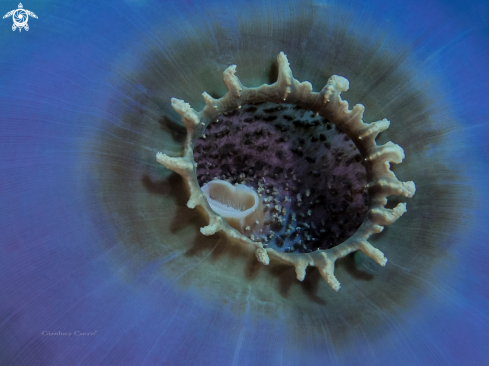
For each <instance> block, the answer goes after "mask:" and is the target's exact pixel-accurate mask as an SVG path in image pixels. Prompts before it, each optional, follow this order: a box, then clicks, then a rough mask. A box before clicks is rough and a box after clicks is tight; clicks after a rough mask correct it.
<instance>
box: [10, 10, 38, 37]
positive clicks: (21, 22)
mask: <svg viewBox="0 0 489 366" xmlns="http://www.w3.org/2000/svg"><path fill="white" fill-rule="evenodd" d="M11 15H12V19H13V21H14V24H13V25H12V30H13V31H15V30H16V29H17V28H19V32H21V31H22V28H24V29H25V30H26V31H28V30H29V25H28V24H27V21H28V20H29V15H30V16H31V17H33V18H36V19H37V15H36V14H34V13H33V12H32V11H29V10H25V9H24V6H23V5H22V3H19V8H18V9H15V10H12V11H9V12H8V13H7V14H5V15H4V16H3V19H5V18H7V17H9V16H11Z"/></svg>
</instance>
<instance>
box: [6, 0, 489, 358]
mask: <svg viewBox="0 0 489 366" xmlns="http://www.w3.org/2000/svg"><path fill="white" fill-rule="evenodd" d="M24 5H25V7H26V8H28V9H29V10H30V11H33V12H34V13H35V14H36V15H37V16H38V19H35V21H32V22H31V19H29V27H30V28H29V31H28V32H24V31H23V32H20V33H19V32H18V31H17V32H12V30H11V25H12V20H11V19H3V20H2V22H3V23H0V24H3V27H5V28H4V30H3V31H2V32H1V36H0V46H1V49H2V54H1V55H0V69H1V71H2V72H1V74H0V86H1V87H0V113H1V123H2V130H1V132H0V151H1V152H2V158H3V159H2V163H1V170H0V171H1V173H0V196H1V199H0V202H1V213H2V220H1V224H0V239H1V240H0V243H1V249H0V250H1V252H0V268H1V271H2V276H1V278H2V280H1V281H2V286H0V288H1V299H2V305H1V310H2V317H1V324H2V325H1V329H2V339H1V341H0V364H1V365H16V366H18V365H21V366H23V365H29V366H30V365H57V364H69V365H78V364H79V365H81V364H90V365H155V364H157V365H186V366H188V365H210V364H212V365H215V364H217V365H240V366H241V365H317V364H328V365H329V364H331V365H417V364H421V365H432V364H443V365H457V366H458V365H483V364H485V363H486V362H487V361H486V360H487V352H486V351H485V349H486V344H487V340H488V338H487V334H486V333H487V329H488V328H489V320H488V317H487V309H488V308H489V292H488V290H487V286H486V283H487V282H488V281H489V271H488V269H487V261H488V252H489V249H488V246H487V234H488V233H487V225H486V223H485V222H486V221H487V218H488V211H487V207H488V203H489V202H488V199H487V194H486V193H485V192H486V190H487V189H486V187H485V185H486V182H487V175H488V173H487V172H488V169H487V164H488V162H487V149H486V145H487V143H486V140H487V130H488V128H487V123H486V121H487V117H488V116H489V107H488V103H487V100H486V99H487V98H486V95H487V93H488V92H489V83H488V82H487V77H488V74H489V72H488V66H487V65H489V56H488V55H489V52H488V45H489V38H488V36H487V29H488V23H487V19H489V17H488V13H489V12H488V7H487V4H486V2H483V1H475V2H471V3H467V2H462V1H455V2H443V1H436V0H423V1H418V0H414V1H409V2H406V1H398V2H395V1H394V2H392V1H377V0H373V1H368V2H365V1H358V0H355V1H353V0H352V1H341V2H338V1H276V0H274V1H267V0H262V1H259V2H258V1H254V0H251V1H245V0H236V1H221V0H219V1H218V0H216V1H196V2H194V1H164V2H156V1H152V0H146V1H127V2H113V1H111V0H108V1H106V2H104V3H92V2H88V3H86V2H85V3H83V5H79V4H77V5H75V3H72V2H65V3H63V4H62V5H61V4H60V3H59V2H50V1H45V2H39V3H36V4H34V3H32V4H30V5H27V4H24ZM14 7H15V5H13V6H12V7H10V6H9V7H8V8H6V9H4V11H5V12H7V11H10V10H11V9H12V8H14ZM281 51H283V52H284V54H286V55H287V57H288V62H290V65H291V68H292V70H293V72H294V78H296V79H297V80H301V81H306V80H307V81H308V82H310V83H311V86H312V90H316V91H318V92H319V91H320V90H321V89H322V88H323V87H324V85H325V84H327V81H328V80H329V78H330V77H331V76H332V75H341V76H342V77H344V78H345V79H347V80H349V82H350V86H351V87H350V89H349V90H348V91H343V92H342V95H341V97H342V98H343V99H344V100H348V102H349V103H350V106H355V105H357V104H363V105H364V106H365V114H364V117H363V119H364V121H366V122H372V121H382V120H383V119H384V118H387V119H388V120H389V121H390V126H389V128H388V129H387V130H385V131H383V132H381V133H380V134H379V136H378V137H377V139H376V143H377V144H378V145H385V144H387V143H388V142H389V141H392V142H393V143H395V144H398V145H399V146H401V147H402V148H403V149H404V151H405V159H404V160H403V162H402V164H392V166H391V167H390V168H391V170H392V172H393V173H394V174H395V175H396V177H397V178H398V179H399V181H401V182H405V181H414V182H415V183H416V190H417V191H416V194H415V195H414V196H413V197H412V198H407V197H403V196H397V195H396V196H388V197H387V198H388V202H387V204H386V208H387V209H394V208H395V207H399V205H401V207H402V205H404V204H407V210H408V211H407V212H406V213H405V214H404V215H403V217H402V218H400V219H399V220H398V221H397V222H395V223H394V224H392V225H389V226H386V227H385V229H384V230H383V231H382V232H381V233H378V234H375V235H372V237H371V238H370V239H369V242H370V243H371V244H372V246H373V247H375V248H377V249H378V250H379V251H381V252H382V253H385V254H386V257H387V258H388V259H389V261H388V263H387V265H386V266H385V267H380V266H378V265H377V264H376V263H375V262H374V261H373V260H372V259H371V258H369V257H367V256H366V255H365V254H364V253H362V252H361V251H357V252H352V253H350V254H348V255H346V256H345V257H344V258H341V259H338V260H337V261H336V263H335V272H334V274H335V276H336V278H338V280H339V281H341V286H342V290H341V291H339V292H334V291H332V290H331V288H330V286H329V285H328V284H327V283H326V282H325V281H324V280H323V278H322V276H321V273H320V271H319V270H318V269H317V268H315V267H311V266H308V267H307V268H306V269H305V277H304V280H303V281H298V280H297V273H296V271H295V268H294V267H293V266H291V265H289V264H286V263H283V262H280V261H278V260H274V258H273V257H270V262H269V264H268V265H267V266H264V265H262V264H261V263H259V262H258V261H257V258H256V255H255V253H254V252H249V251H246V250H244V249H245V248H244V247H243V246H242V245H232V244H233V242H232V240H230V239H229V236H227V235H224V234H223V233H221V232H216V233H215V234H213V235H209V236H206V235H203V234H202V233H201V231H200V229H201V228H202V227H205V226H207V225H208V218H207V216H206V212H205V211H203V210H202V209H201V207H200V206H198V207H196V208H195V209H190V208H189V207H187V202H188V200H189V198H190V197H191V196H190V194H189V190H188V187H187V183H186V181H185V180H184V179H182V178H181V176H180V175H178V174H176V173H174V172H172V171H170V170H168V169H165V168H163V167H162V166H161V164H159V163H158V162H157V161H156V160H155V156H156V154H157V153H158V152H161V153H162V154H166V155H167V156H169V157H182V156H183V155H184V152H185V141H186V139H187V129H186V127H185V125H183V124H182V122H181V118H180V116H179V115H178V113H177V112H176V111H175V110H173V108H172V105H171V100H172V98H178V99H181V100H185V102H186V103H189V104H190V105H191V106H192V107H193V108H194V109H195V110H197V111H198V110H202V109H203V108H205V106H206V103H205V101H204V100H203V99H202V98H201V93H202V92H203V91H206V92H207V93H208V95H209V97H210V98H212V99H214V100H219V99H220V98H222V97H223V96H224V95H225V94H226V91H227V90H226V88H225V86H224V85H223V84H222V81H221V79H222V72H223V70H226V68H228V67H229V66H230V65H237V74H238V75H239V79H240V81H241V82H242V84H243V85H246V86H247V87H249V88H254V87H259V86H260V85H263V84H269V85H272V84H273V83H275V82H276V81H277V80H278V78H279V64H278V62H277V54H279V53H280V52H281ZM285 104H287V103H285ZM250 106H251V104H250V105H249V106H242V108H241V109H240V110H239V112H237V113H236V115H228V116H223V121H222V122H219V123H217V124H216V123H212V124H211V125H210V126H213V127H211V128H210V130H207V131H208V132H207V133H208V134H209V136H211V135H213V134H214V133H215V134H216V135H217V133H219V132H220V131H221V129H223V128H226V127H228V126H226V123H227V122H231V123H232V125H233V126H234V125H236V124H234V122H236V120H237V119H238V118H241V117H240V113H243V114H245V113H257V112H259V111H258V109H260V110H262V109H267V108H268V106H265V105H261V106H256V107H257V108H258V109H257V111H256V112H252V111H247V110H245V109H246V108H249V107H250ZM284 106H285V107H287V108H289V109H290V107H288V106H286V105H284ZM270 107H271V106H270ZM352 110H353V109H352ZM232 113H234V112H232ZM274 113H276V114H277V115H278V114H279V113H282V114H281V116H282V115H285V114H286V113H285V110H282V111H277V112H270V113H268V114H267V112H263V113H261V112H260V114H262V115H263V117H265V118H267V116H269V115H271V114H274ZM296 113H298V114H299V113H304V114H307V113H309V112H307V110H306V109H304V111H300V110H297V111H296ZM255 116H256V115H255ZM245 118H247V117H245ZM320 118H322V117H312V116H308V119H307V120H308V121H316V120H318V121H319V123H323V125H321V126H326V131H328V130H327V126H328V124H327V123H328V122H325V121H322V120H321V119H320ZM277 119H278V118H277ZM261 121H262V122H266V123H268V125H267V127H271V128H273V129H274V131H275V132H274V133H277V134H279V133H280V134H281V133H289V137H291V138H294V139H296V138H298V137H297V136H296V135H295V134H292V133H291V132H289V131H282V127H277V126H276V121H269V122H267V121H263V120H261ZM301 121H302V119H301ZM291 122H292V121H291ZM329 122H331V123H332V122H334V121H329ZM324 123H325V124H324ZM292 126H294V128H297V129H303V128H305V126H295V125H294V124H293V123H292ZM330 126H331V130H329V132H331V135H326V136H325V141H321V139H320V136H319V135H318V136H317V138H318V140H317V141H315V142H314V143H318V144H319V143H321V144H322V145H321V149H322V150H321V151H323V152H324V153H325V154H329V155H327V156H328V159H329V160H330V161H336V158H341V160H342V161H341V163H338V162H336V163H338V164H340V166H344V165H343V164H346V162H345V161H343V157H344V156H345V155H346V156H348V159H345V160H346V161H350V166H349V168H348V169H344V173H345V176H344V178H345V179H347V180H348V182H346V183H348V184H350V185H351V186H352V188H354V187H356V184H358V187H359V188H358V192H357V194H356V195H351V198H352V202H351V203H350V202H348V200H346V199H345V200H346V201H347V202H348V203H349V208H345V209H343V208H342V206H339V205H340V204H341V201H339V202H334V203H335V205H336V208H335V210H336V211H329V213H328V214H329V215H330V216H329V218H330V219H331V222H333V223H334V226H333V225H332V227H333V229H332V230H331V233H328V237H329V238H331V239H329V242H328V240H326V241H325V242H326V246H325V247H324V248H323V249H322V250H326V249H327V247H329V246H331V247H333V249H334V246H335V245H336V244H340V243H341V242H343V241H344V240H347V236H348V235H350V233H351V232H352V231H353V232H355V230H357V229H356V226H355V225H359V224H361V222H362V220H363V219H364V218H365V214H366V213H367V210H368V207H370V204H371V202H370V201H369V199H371V194H370V193H371V192H370V191H368V192H367V193H368V194H367V195H364V193H365V192H361V191H360V187H361V186H362V184H366V183H367V179H368V177H367V175H366V174H365V175H361V174H359V175H358V177H357V176H356V173H362V171H361V168H364V165H362V164H361V161H362V159H360V161H357V160H356V159H355V156H356V152H355V150H353V148H352V150H348V152H345V154H344V155H343V156H338V155H337V154H336V155H335V154H333V152H334V151H333V148H334V147H333V142H334V141H337V142H340V140H342V139H343V138H344V137H345V133H344V131H339V130H337V129H336V127H335V125H334V123H332V124H331V125H330ZM318 127H319V125H318V126H314V127H311V129H312V128H318ZM208 128H209V126H207V129H208ZM247 128H248V127H247ZM263 128H265V127H263ZM290 131H292V127H291V130H290ZM311 131H312V130H311ZM245 132H247V131H245ZM265 132H266V131H265ZM318 132H319V131H318ZM277 136H278V135H277ZM268 137H271V136H268V133H267V136H266V137H265V136H263V135H262V136H261V137H260V139H261V140H260V141H265V138H268ZM213 138H214V137H211V139H213ZM242 138H246V137H245V136H244V134H243V137H242ZM250 138H251V136H250ZM209 141H210V140H209ZM251 141H254V140H251ZM267 141H270V143H269V145H270V148H274V149H275V148H276V147H277V146H278V145H279V144H283V143H284V142H277V141H275V139H273V140H267ZM325 142H330V143H331V147H332V149H330V150H328V151H326V149H327V147H326V146H325V145H324V143H325ZM350 142H351V141H344V140H343V145H344V146H343V147H345V148H348V146H349V143H350ZM311 143H312V141H311ZM199 144H202V145H201V146H202V149H203V150H202V152H200V153H199V152H198V151H197V149H195V152H194V154H195V155H194V157H195V160H196V162H197V163H199V161H201V162H202V163H206V162H209V163H211V164H214V163H215V162H217V160H218V158H215V159H214V158H212V157H209V158H208V159H209V160H205V159H204V158H203V156H204V155H203V153H205V151H204V147H206V145H205V143H200V142H199ZM262 145H265V144H262V143H261V142H260V146H262ZM196 146H197V143H196ZM245 146H250V145H245ZM305 146H306V144H304V145H301V143H300V142H299V143H298V145H297V149H296V151H295V152H294V151H286V153H287V154H289V152H290V153H291V154H293V155H294V157H296V158H297V159H299V158H300V159H305V158H306V157H307V156H309V155H308V154H307V153H304V154H303V156H300V150H299V149H298V148H299V147H302V149H303V150H304V147H305ZM307 146H309V145H307ZM318 146H319V145H318ZM318 148H319V147H318ZM355 149H356V148H355ZM264 151H266V150H264ZM270 151H271V150H270ZM284 153H285V152H284ZM350 153H351V155H349V154H350ZM217 154H220V153H217ZM236 156H238V155H236ZM286 156H289V155H286ZM360 156H361V158H364V157H366V155H365V154H364V153H363V152H360ZM234 157H235V156H234V155H233V158H234ZM275 158H276V159H279V158H277V157H275ZM275 158H274V159H275ZM311 158H313V156H311ZM199 159H200V160H199ZM211 159H213V160H212V161H211ZM302 161H304V160H302ZM306 163H307V164H315V163H313V162H309V161H307V160H306ZM333 165H334V164H331V165H330V166H331V167H333ZM335 166H336V165H335ZM230 167H231V166H230ZM225 168H226V167H225ZM357 168H358V169H359V170H358V171H357V170H355V169H357ZM201 169H204V170H201ZM213 169H215V171H212V174H214V173H216V174H217V168H213ZM223 170H225V169H223ZM309 171H311V174H309ZM314 171H317V172H319V173H320V171H319V170H317V169H312V168H309V167H308V168H307V170H305V178H307V179H313V178H314V177H315V174H316V173H314ZM196 172H197V174H196V178H197V181H198V182H199V185H200V186H203V185H204V184H205V183H207V182H208V181H212V178H213V176H212V177H211V178H210V179H207V176H206V175H205V174H203V173H204V172H205V166H204V164H199V165H198V166H197V168H196ZM200 172H202V174H200ZM231 173H232V172H231ZM245 173H246V172H245ZM246 174H247V175H246V176H244V177H243V179H245V178H247V177H248V178H249V173H246ZM270 174H271V176H272V177H273V175H274V174H277V175H278V177H279V178H280V179H283V176H282V175H280V174H283V173H281V172H277V173H273V172H270ZM218 175H221V174H220V173H219V174H218ZM233 177H235V176H232V177H228V174H227V173H226V176H225V179H227V180H229V179H231V178H233ZM221 178H223V177H221ZM221 178H220V179H221ZM236 178H238V180H239V174H238V177H236ZM302 178H303V177H301V176H296V179H297V180H299V179H302ZM265 179H266V178H265ZM325 179H326V178H325ZM292 181H293V178H292ZM244 182H245V183H244V184H246V180H244ZM324 182H325V183H324V184H326V185H327V184H328V182H329V184H330V185H331V187H332V188H333V189H335V190H336V191H338V192H340V189H341V192H342V193H344V190H346V189H347V187H346V186H342V184H343V183H342V181H341V180H340V181H339V182H337V181H336V180H334V181H326V180H325V181H324ZM229 183H231V182H229ZM234 183H238V184H241V181H236V182H235V181H233V182H232V183H231V184H233V185H234ZM321 184H323V183H321ZM249 186H252V185H251V184H249ZM290 186H291V188H292V185H291V184H290ZM258 188H259V187H258V186H257V188H256V191H257V190H258ZM279 188H280V187H279ZM307 188H309V189H311V190H312V188H316V187H312V188H311V187H307ZM264 189H265V193H266V189H269V188H267V187H264ZM355 190H356V188H355ZM271 192H272V193H273V190H272V191H271ZM328 192H329V191H328ZM297 193H300V192H297ZM316 193H317V192H311V195H312V194H316ZM257 194H259V193H258V192H257ZM304 194H305V193H304ZM262 197H264V195H262ZM267 197H268V195H267ZM296 197H297V196H296ZM326 198H328V199H329V196H328V197H326ZM302 199H303V196H302ZM331 199H338V200H339V198H338V195H336V196H334V195H333V196H331ZM343 199H344V198H342V200H343ZM365 199H367V203H368V205H365V202H366V201H365ZM353 203H355V205H353ZM279 204H281V203H279ZM351 206H355V207H354V208H351ZM322 207H325V206H324V205H322V204H321V205H320V204H319V203H318V206H317V207H316V208H315V209H317V210H321V209H322ZM348 210H351V211H348ZM296 212H297V215H298V214H299V211H296ZM344 212H348V213H347V215H343V213H344ZM357 212H358V214H359V216H360V217H361V220H360V221H356V220H357V219H358V217H357V215H356V213H357ZM305 215H306V217H307V211H306V212H305ZM312 215H314V211H313V212H312ZM344 217H346V218H350V219H351V220H353V221H352V222H344V223H341V222H340V221H341V220H342V219H343V218H344ZM334 220H337V221H334ZM255 221H256V220H255ZM305 223H307V220H306V221H305ZM340 224H341V225H343V229H342V230H341V231H340V230H339V226H340ZM250 229H251V227H250ZM285 229H287V228H285ZM337 229H338V230H337ZM245 232H246V226H245ZM325 234H326V233H325ZM330 234H331V235H330ZM334 234H337V235H338V237H336V236H335V235H334ZM250 235H251V234H250ZM255 235H256V234H255ZM272 239H273V238H272ZM312 243H314V241H312V242H311V245H312ZM279 244H280V243H279ZM273 245H276V244H275V243H274V242H273V240H271V241H269V247H270V248H271V247H272V246H273ZM276 246H277V249H276V251H277V252H278V251H279V250H281V251H282V253H285V249H286V248H287V247H288V244H287V242H286V241H285V242H284V246H283V247H282V248H279V245H276ZM308 249H310V250H312V251H314V250H315V249H316V248H315V247H314V246H311V247H307V246H306V248H302V249H301V248H300V247H299V248H295V247H294V246H292V249H290V250H293V253H287V254H297V255H299V253H301V254H300V255H302V254H304V255H307V254H310V253H307V250H308ZM262 259H264V258H262Z"/></svg>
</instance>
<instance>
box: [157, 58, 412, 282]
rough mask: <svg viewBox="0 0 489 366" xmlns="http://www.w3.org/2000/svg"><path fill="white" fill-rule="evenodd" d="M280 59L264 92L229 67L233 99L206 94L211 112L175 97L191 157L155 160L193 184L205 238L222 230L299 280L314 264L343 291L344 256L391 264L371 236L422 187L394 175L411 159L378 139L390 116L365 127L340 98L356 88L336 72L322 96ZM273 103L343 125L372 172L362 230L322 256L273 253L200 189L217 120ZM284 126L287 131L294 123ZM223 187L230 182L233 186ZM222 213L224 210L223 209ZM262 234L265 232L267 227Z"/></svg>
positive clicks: (359, 111)
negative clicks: (392, 201)
mask: <svg viewBox="0 0 489 366" xmlns="http://www.w3.org/2000/svg"><path fill="white" fill-rule="evenodd" d="M277 61H278V66H279V72H278V80H277V81H276V82H275V83H274V84H271V85H268V84H264V85H262V86H260V87H258V88H246V87H244V86H243V85H242V84H241V82H240V81H239V79H238V78H237V77H236V76H235V72H236V66H235V65H232V66H230V67H228V69H226V70H225V71H224V73H223V81H224V84H225V86H226V88H227V93H226V95H224V96H223V97H222V98H220V99H214V98H212V97H211V96H210V95H208V94H207V93H205V92H204V93H203V94H202V95H203V98H204V101H205V103H206V107H205V108H204V109H203V110H202V111H201V112H196V111H195V110H193V109H192V108H191V107H190V105H189V104H188V103H184V102H183V101H181V100H178V99H175V98H172V101H171V102H172V107H173V108H174V109H175V111H177V113H179V114H180V115H181V117H182V121H183V123H184V125H185V127H186V129H187V138H186V141H185V148H184V154H183V156H182V157H169V156H167V155H165V154H162V153H157V155H156V159H157V161H158V162H159V163H161V164H162V165H164V166H165V167H167V168H169V169H171V170H173V171H175V172H177V173H178V174H180V175H181V176H182V177H183V179H184V180H185V181H186V182H187V184H188V187H189V189H190V199H189V201H188V202H187V206H188V207H189V208H195V207H196V206H197V205H198V206H201V207H202V208H203V209H204V210H205V211H206V213H207V215H208V217H209V224H208V225H207V226H205V227H203V228H201V232H202V234H204V235H212V234H214V233H216V232H217V231H223V232H224V233H225V234H227V235H228V236H229V237H231V238H234V239H237V240H236V242H238V243H242V244H244V246H245V247H246V248H249V249H252V250H254V251H255V255H256V257H257V259H258V261H259V262H261V263H263V264H265V265H267V264H269V260H270V257H272V258H274V259H275V260H278V261H282V262H285V263H287V264H290V265H293V266H294V267H295V271H296V275H297V279H298V280H300V281H302V280H303V279H304V277H305V270H306V268H307V266H315V267H317V268H318V269H319V272H320V274H321V275H322V277H323V278H324V279H325V280H326V282H327V283H328V284H329V285H330V286H331V287H332V288H333V289H334V290H336V291H338V290H339V288H340V284H339V282H338V280H337V279H336V277H335V276H334V263H335V261H336V260H337V259H339V258H342V257H344V256H346V255H348V254H349V253H351V252H354V251H361V252H363V253H364V254H365V255H367V256H368V257H370V258H372V259H373V260H374V261H376V262H377V263H378V264H379V265H381V266H384V265H385V264H386V262H387V259H386V258H385V257H384V254H383V253H382V252H381V251H379V250H378V249H376V248H374V247H373V246H372V245H371V244H370V243H369V242H368V239H369V238H370V236H371V235H372V234H375V233H379V232H381V231H382V230H383V227H384V226H386V225H390V224H392V223H394V222H395V221H396V220H397V219H398V218H399V217H400V216H401V215H402V214H404V212H406V204H405V203H399V204H398V205H397V206H396V207H394V208H392V209H389V208H386V207H385V206H386V204H387V197H389V196H395V195H399V196H404V197H408V198H410V197H412V196H413V195H414V193H415V191H416V188H415V185H414V183H413V182H400V181H399V180H397V178H396V176H395V174H394V173H393V172H392V171H391V170H390V163H394V164H399V163H401V162H402V160H403V159H404V151H403V149H402V148H401V147H400V146H399V145H396V144H394V143H392V142H387V143H386V144H384V145H380V146H379V145H377V144H376V142H375V138H376V137H377V135H378V134H379V133H380V132H382V131H384V130H386V129H387V128H388V127H389V124H390V122H389V121H388V120H386V119H383V120H381V121H377V122H372V123H364V122H363V120H362V118H363V112H364V110H365V107H364V106H363V105H361V104H358V105H356V106H354V107H353V109H352V110H349V108H348V102H346V101H344V100H342V99H341V96H340V94H341V92H343V91H346V90H348V88H349V82H348V80H347V79H345V78H343V77H341V76H337V75H334V76H332V77H331V78H330V79H329V80H328V83H327V84H326V86H325V87H324V88H323V89H322V90H321V92H319V93H317V92H313V91H312V85H311V84H310V83H309V82H307V81H306V82H302V83H301V82H299V81H298V80H296V79H294V77H293V76H292V71H291V69H290V65H289V63H288V60H287V57H286V56H285V54H284V53H283V52H281V53H280V54H279V55H278V57H277ZM266 102H271V103H276V104H279V103H288V104H293V105H296V106H298V107H300V108H303V109H306V110H309V111H311V112H312V113H313V114H314V115H317V116H321V117H323V118H325V119H326V120H328V121H331V122H332V123H334V124H335V125H336V126H337V128H339V129H340V130H341V131H344V133H345V135H346V137H347V138H348V139H351V140H352V142H353V144H354V145H355V146H356V148H357V149H358V151H359V152H360V154H361V158H362V159H363V163H364V166H365V168H366V172H367V178H368V183H367V184H366V186H365V188H366V189H367V190H368V193H369V196H370V207H369V209H368V212H367V214H366V215H365V219H364V221H363V223H362V224H361V225H360V227H359V228H358V229H357V230H356V232H355V233H354V234H353V235H352V236H351V237H349V238H348V239H346V240H345V241H343V242H341V243H340V244H338V245H336V246H334V247H330V248H327V249H321V248H320V247H318V248H317V249H316V250H315V251H310V250H306V252H302V253H291V252H290V251H286V252H282V251H278V250H276V249H274V248H267V243H266V242H265V243H263V241H260V240H259V239H260V237H259V236H258V237H256V238H255V235H254V234H251V235H250V236H249V237H248V236H246V235H244V234H243V230H242V229H241V230H238V229H239V227H236V225H233V224H231V225H230V223H229V222H228V220H226V219H225V218H224V217H223V216H222V215H220V214H219V213H218V212H216V211H215V210H214V209H213V207H212V200H209V199H208V197H207V196H206V194H205V193H204V191H203V190H202V189H201V188H200V185H199V180H198V177H197V173H198V172H197V166H198V164H197V162H196V161H195V159H194V146H196V141H197V139H198V138H199V137H202V138H204V139H206V135H205V134H204V132H205V129H206V127H207V126H209V124H210V123H211V122H217V121H218V119H219V116H221V115H222V114H226V113H229V112H233V111H236V110H240V109H241V108H242V107H243V106H244V105H249V104H256V103H266ZM282 126H283V127H284V128H285V129H287V127H286V126H287V125H282ZM312 159H314V157H312ZM216 179H217V177H216ZM201 180H202V179H201ZM224 183H228V184H229V185H230V183H229V182H224ZM224 183H221V184H224ZM235 184H237V183H235ZM222 187H223V186H222ZM260 188H263V187H260ZM260 188H259V189H260ZM307 196H309V195H307ZM260 202H263V200H260ZM278 206H279V205H278ZM279 207H280V206H279ZM214 208H216V207H215V206H214ZM219 210H220V208H218V209H217V211H219ZM294 220H296V218H294ZM257 221H258V220H257ZM279 221H280V219H279ZM257 229H259V230H261V231H263V228H257ZM255 239H257V240H255Z"/></svg>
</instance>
